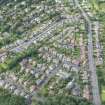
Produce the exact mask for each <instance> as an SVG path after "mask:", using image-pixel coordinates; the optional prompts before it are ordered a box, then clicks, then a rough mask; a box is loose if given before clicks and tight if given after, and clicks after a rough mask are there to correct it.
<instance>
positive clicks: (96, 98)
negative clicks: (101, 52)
mask: <svg viewBox="0 0 105 105" xmlns="http://www.w3.org/2000/svg"><path fill="white" fill-rule="evenodd" d="M74 1H75V4H76V6H77V7H78V8H79V10H80V11H81V13H82V15H83V17H84V19H85V20H86V23H87V28H88V29H87V32H88V34H87V35H88V61H89V71H90V72H91V75H90V82H91V88H92V90H91V91H92V98H93V99H92V101H93V104H94V105H101V99H100V92H99V86H98V78H97V73H96V65H95V62H94V58H93V39H92V25H91V21H90V19H89V18H88V16H87V14H86V13H85V11H84V10H83V9H82V8H81V6H80V5H79V2H78V0H74Z"/></svg>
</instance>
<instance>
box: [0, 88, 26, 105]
mask: <svg viewBox="0 0 105 105" xmlns="http://www.w3.org/2000/svg"><path fill="white" fill-rule="evenodd" d="M0 105H27V102H26V100H25V98H23V97H21V96H16V95H12V94H10V93H9V92H8V91H7V90H5V89H2V88H0Z"/></svg>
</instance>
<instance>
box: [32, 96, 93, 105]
mask: <svg viewBox="0 0 105 105" xmlns="http://www.w3.org/2000/svg"><path fill="white" fill-rule="evenodd" d="M32 105H35V104H34V103H33V104H32ZM36 105H92V104H91V103H90V102H88V101H87V100H85V99H83V98H78V97H75V96H68V95H67V96H65V95H56V96H48V97H46V98H45V100H44V101H42V102H38V103H37V104H36Z"/></svg>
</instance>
